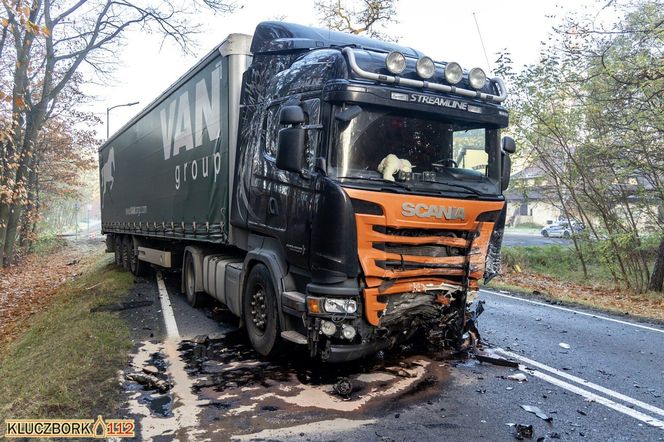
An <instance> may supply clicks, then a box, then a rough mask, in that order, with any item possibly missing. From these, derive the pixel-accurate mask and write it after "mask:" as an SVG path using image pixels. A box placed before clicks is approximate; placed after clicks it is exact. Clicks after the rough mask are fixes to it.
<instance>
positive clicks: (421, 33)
mask: <svg viewBox="0 0 664 442" xmlns="http://www.w3.org/2000/svg"><path fill="white" fill-rule="evenodd" d="M237 1H238V3H240V4H244V7H242V8H241V9H238V10H237V11H236V12H234V13H232V14H228V15H213V14H201V15H200V16H199V17H196V18H195V21H196V22H198V25H197V26H196V29H197V30H198V31H199V32H198V34H197V35H196V36H195V41H196V47H195V48H193V50H192V52H193V55H187V54H185V53H183V51H182V50H181V49H180V48H179V46H177V45H176V44H174V43H173V42H170V41H166V42H163V41H162V38H161V37H160V36H157V35H150V34H146V33H143V32H140V31H132V32H130V33H129V34H127V35H126V39H125V42H126V45H125V46H124V47H123V48H121V50H120V51H119V52H118V54H117V55H118V58H119V60H118V64H117V66H116V68H115V72H114V73H113V75H112V78H111V79H110V80H106V81H105V84H94V85H89V86H88V87H87V89H86V92H87V93H88V94H90V95H92V96H93V97H94V98H95V100H94V102H93V104H92V105H91V109H90V110H91V111H92V112H94V113H95V114H96V115H97V116H99V117H100V118H102V120H104V124H102V125H101V126H99V127H98V128H96V129H97V132H98V135H99V137H100V138H103V137H105V135H106V126H105V123H106V121H105V120H106V108H107V107H110V106H115V105H117V104H123V103H128V102H135V101H138V102H139V104H138V105H135V106H132V107H120V108H116V109H113V110H112V111H111V116H110V125H109V127H110V131H111V134H112V133H113V132H114V131H116V130H118V129H120V128H121V127H122V125H124V124H125V123H126V122H127V121H128V120H129V119H131V118H132V117H133V116H134V115H136V114H137V113H139V112H140V111H141V109H143V107H145V106H147V105H148V104H149V103H150V102H151V101H152V100H154V99H155V98H156V97H157V96H159V95H160V94H161V93H162V92H163V91H164V90H166V89H167V88H168V87H169V86H170V85H171V84H172V83H174V82H175V81H176V80H177V79H178V78H179V77H180V76H181V75H182V74H184V73H185V72H186V71H187V70H188V69H189V68H190V67H191V66H193V65H194V64H195V63H196V61H197V60H198V59H200V58H202V57H203V56H204V55H205V54H207V53H208V52H209V51H210V50H211V49H213V48H214V47H215V46H216V45H218V44H219V43H221V41H223V39H224V38H225V37H226V36H227V35H228V34H231V33H236V32H239V33H246V34H252V33H253V30H254V28H255V27H256V25H257V24H258V23H259V22H261V21H264V20H275V19H281V18H282V17H283V19H284V21H288V22H294V23H299V24H304V25H311V26H319V27H320V25H319V24H318V18H317V16H316V13H315V10H314V0H290V1H288V0H237ZM591 4H594V0H530V1H527V0H501V1H497V0H466V1H454V2H452V1H446V0H429V1H427V0H400V1H399V3H398V6H397V14H396V16H397V20H398V23H397V24H394V25H391V26H390V27H389V28H388V29H387V32H389V33H390V34H392V35H396V36H399V37H400V39H399V43H400V44H402V45H404V46H409V47H412V48H415V49H417V50H419V51H422V52H423V53H425V54H427V55H429V56H430V57H431V58H433V59H434V60H437V61H456V62H458V63H460V64H461V66H463V67H464V68H468V69H469V68H472V67H475V66H478V67H481V68H483V69H485V70H486V71H488V72H489V71H490V70H491V69H490V68H491V67H493V66H487V62H486V57H485V55H484V52H483V50H482V44H481V42H480V38H479V35H478V31H477V27H476V25H475V20H474V18H473V13H475V17H476V18H477V23H478V24H479V28H480V31H481V34H482V38H483V40H484V45H485V47H486V52H487V54H488V60H489V62H490V63H492V62H493V61H494V60H495V59H496V57H495V54H496V53H497V52H499V51H501V50H503V49H507V50H508V51H509V52H510V53H511V54H512V60H513V61H514V64H515V66H516V67H517V68H518V67H520V66H522V65H524V64H530V63H534V62H536V61H537V59H538V54H539V50H540V46H541V45H540V42H542V41H544V40H546V39H547V36H548V34H549V32H550V30H551V27H552V25H553V24H555V23H556V17H561V16H563V15H565V14H566V13H567V12H569V11H576V10H579V9H580V8H582V7H584V6H588V5H591Z"/></svg>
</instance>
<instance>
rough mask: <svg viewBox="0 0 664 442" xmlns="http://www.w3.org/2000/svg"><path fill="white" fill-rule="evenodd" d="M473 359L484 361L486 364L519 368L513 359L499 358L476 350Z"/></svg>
mask: <svg viewBox="0 0 664 442" xmlns="http://www.w3.org/2000/svg"><path fill="white" fill-rule="evenodd" d="M475 359H477V360H478V361H480V362H486V363H488V364H494V365H501V366H503V367H512V368H519V363H518V362H515V361H510V360H509V359H505V358H501V357H498V356H495V355H493V354H488V353H483V352H479V351H476V352H475Z"/></svg>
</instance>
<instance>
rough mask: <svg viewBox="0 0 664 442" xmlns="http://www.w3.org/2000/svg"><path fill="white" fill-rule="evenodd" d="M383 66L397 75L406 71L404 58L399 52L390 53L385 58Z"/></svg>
mask: <svg viewBox="0 0 664 442" xmlns="http://www.w3.org/2000/svg"><path fill="white" fill-rule="evenodd" d="M385 66H387V70H388V71H390V72H391V73H393V74H395V75H399V74H400V73H402V72H403V71H404V69H406V57H404V55H403V54H402V53H401V52H397V51H392V52H390V53H389V54H387V57H385Z"/></svg>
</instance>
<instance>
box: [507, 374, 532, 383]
mask: <svg viewBox="0 0 664 442" xmlns="http://www.w3.org/2000/svg"><path fill="white" fill-rule="evenodd" d="M507 379H509V380H510V381H517V382H528V377H527V376H526V375H525V374H523V373H514V374H511V375H509V376H507Z"/></svg>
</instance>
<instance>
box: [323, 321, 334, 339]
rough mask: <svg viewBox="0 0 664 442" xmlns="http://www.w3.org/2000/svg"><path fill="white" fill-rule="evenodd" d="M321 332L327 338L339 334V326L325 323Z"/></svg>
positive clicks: (328, 322)
mask: <svg viewBox="0 0 664 442" xmlns="http://www.w3.org/2000/svg"><path fill="white" fill-rule="evenodd" d="M320 331H322V332H323V334H324V335H325V336H332V335H333V334H335V333H336V332H337V326H336V325H334V323H333V322H330V321H323V322H321V323H320Z"/></svg>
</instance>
